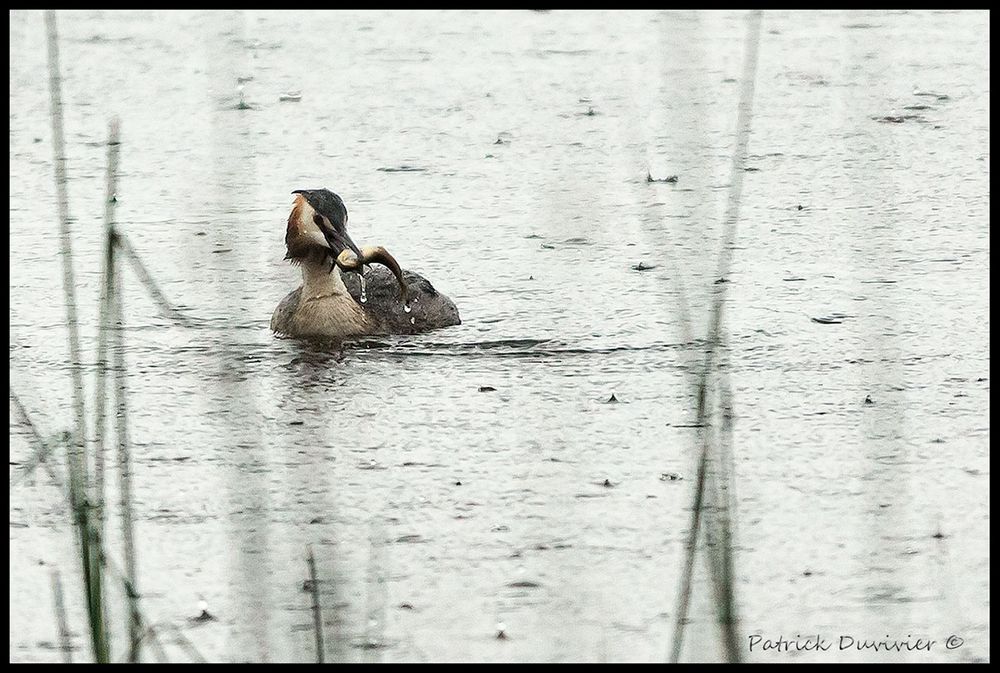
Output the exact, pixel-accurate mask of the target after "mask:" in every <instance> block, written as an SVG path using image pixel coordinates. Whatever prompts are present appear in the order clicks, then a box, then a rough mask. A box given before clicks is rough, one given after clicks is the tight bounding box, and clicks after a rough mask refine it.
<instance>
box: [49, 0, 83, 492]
mask: <svg viewBox="0 0 1000 673" xmlns="http://www.w3.org/2000/svg"><path fill="white" fill-rule="evenodd" d="M45 27H46V31H47V34H48V58H49V99H50V105H51V118H52V146H53V148H54V150H55V182H56V201H57V203H58V211H59V212H58V217H59V243H60V256H61V257H62V272H63V274H62V275H63V293H64V295H65V299H66V326H67V334H68V340H69V359H70V374H71V376H72V379H73V381H72V383H73V411H74V420H75V430H74V432H75V436H74V440H73V445H72V451H71V455H72V463H73V464H74V466H75V469H74V470H73V471H74V472H75V474H71V475H70V478H71V479H78V480H80V481H81V483H80V484H79V485H80V486H81V490H79V493H80V494H81V495H82V494H83V489H85V488H86V476H87V474H86V469H85V467H84V465H85V462H84V444H83V442H84V438H85V437H86V436H87V434H86V431H85V424H86V422H85V414H84V402H83V370H82V367H81V362H80V333H79V325H78V321H77V311H76V283H75V282H74V279H73V245H72V241H71V233H70V227H69V225H70V215H69V194H68V192H67V187H66V183H67V177H66V141H65V136H64V131H63V112H62V91H61V82H60V75H59V39H58V34H57V31H56V14H55V12H54V11H53V10H48V11H46V12H45Z"/></svg>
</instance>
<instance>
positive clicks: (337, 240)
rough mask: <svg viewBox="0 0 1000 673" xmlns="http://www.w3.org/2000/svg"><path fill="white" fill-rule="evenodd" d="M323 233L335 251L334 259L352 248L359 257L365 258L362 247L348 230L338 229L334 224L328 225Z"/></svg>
mask: <svg viewBox="0 0 1000 673" xmlns="http://www.w3.org/2000/svg"><path fill="white" fill-rule="evenodd" d="M324 219H325V218H324ZM323 233H324V234H326V240H327V242H328V243H329V244H330V248H331V249H332V251H333V257H334V259H336V258H337V256H338V255H339V254H340V253H341V252H343V251H344V250H350V251H351V252H353V253H354V254H355V255H357V257H358V259H362V258H364V253H362V252H361V248H359V247H358V246H357V245H356V244H355V243H354V241H352V240H351V237H350V236H349V235H348V234H347V231H343V232H340V231H336V230H334V228H333V227H332V226H330V227H327V229H326V231H325V232H323Z"/></svg>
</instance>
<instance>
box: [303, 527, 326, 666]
mask: <svg viewBox="0 0 1000 673" xmlns="http://www.w3.org/2000/svg"><path fill="white" fill-rule="evenodd" d="M307 551H308V555H307V556H306V565H308V566H309V588H310V594H312V613H313V630H314V631H315V633H316V663H317V664H322V663H323V650H324V647H323V611H322V609H321V608H320V606H319V580H318V579H317V578H316V558H315V557H314V556H313V550H312V545H309V547H308V548H307Z"/></svg>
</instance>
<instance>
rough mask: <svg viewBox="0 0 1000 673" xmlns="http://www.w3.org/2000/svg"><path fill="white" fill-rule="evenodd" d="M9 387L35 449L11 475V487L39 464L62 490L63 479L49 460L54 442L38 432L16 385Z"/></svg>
mask: <svg viewBox="0 0 1000 673" xmlns="http://www.w3.org/2000/svg"><path fill="white" fill-rule="evenodd" d="M9 388H10V401H11V402H13V403H14V409H15V410H16V411H17V416H18V417H19V419H20V422H21V424H22V425H24V426H26V427H27V428H28V430H29V431H30V432H31V438H30V443H31V445H32V448H33V449H34V451H35V452H34V454H33V455H32V456H31V458H30V459H29V460H28V462H27V463H25V465H24V466H23V467H22V469H21V470H19V471H18V472H15V473H14V475H13V476H11V478H10V488H14V487H15V486H17V485H18V484H19V483H21V482H22V481H23V480H24V479H26V478H27V477H29V476H31V474H32V473H33V472H34V471H35V469H37V468H38V466H39V465H44V466H45V469H46V470H47V471H48V473H49V476H50V477H51V478H52V481H53V483H55V485H56V488H58V489H59V490H60V491H61V490H62V489H63V488H64V486H63V481H62V479H60V478H59V475H58V474H56V471H55V468H54V466H53V465H52V462H51V461H49V460H48V457H49V454H50V453H52V446H53V444H54V442H46V441H45V440H44V439H42V435H41V433H40V432H38V427H37V426H36V425H35V424H34V423H33V422H32V420H31V417H30V416H28V410H27V409H25V408H24V405H23V404H22V403H21V398H19V397H18V396H17V393H15V392H14V387H13V386H9Z"/></svg>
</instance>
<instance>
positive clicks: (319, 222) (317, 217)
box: [313, 213, 323, 227]
mask: <svg viewBox="0 0 1000 673" xmlns="http://www.w3.org/2000/svg"><path fill="white" fill-rule="evenodd" d="M313 222H314V223H315V224H316V226H317V227H322V226H323V216H322V215H320V214H319V213H316V214H315V215H313Z"/></svg>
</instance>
